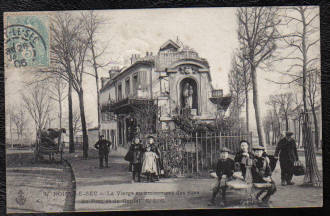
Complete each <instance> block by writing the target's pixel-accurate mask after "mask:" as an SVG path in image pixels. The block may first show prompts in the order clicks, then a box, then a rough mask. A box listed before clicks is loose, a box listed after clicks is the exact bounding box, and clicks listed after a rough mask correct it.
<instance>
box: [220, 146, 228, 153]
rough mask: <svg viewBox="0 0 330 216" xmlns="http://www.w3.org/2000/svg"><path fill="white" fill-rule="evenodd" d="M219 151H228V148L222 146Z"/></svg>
mask: <svg viewBox="0 0 330 216" xmlns="http://www.w3.org/2000/svg"><path fill="white" fill-rule="evenodd" d="M220 152H230V149H228V148H226V147H223V148H222V149H220Z"/></svg>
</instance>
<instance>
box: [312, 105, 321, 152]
mask: <svg viewBox="0 0 330 216" xmlns="http://www.w3.org/2000/svg"><path fill="white" fill-rule="evenodd" d="M312 113H313V118H314V128H315V137H314V139H315V146H316V150H319V144H320V140H319V126H318V121H317V117H316V112H315V107H314V106H312Z"/></svg>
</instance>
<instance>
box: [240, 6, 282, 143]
mask: <svg viewBox="0 0 330 216" xmlns="http://www.w3.org/2000/svg"><path fill="white" fill-rule="evenodd" d="M277 11H278V9H277V8H274V7H249V8H238V9H237V18H238V37H239V42H240V47H241V50H242V51H243V52H244V53H243V57H244V58H245V59H246V60H247V61H248V63H249V67H250V70H251V79H252V90H253V105H254V111H255V117H256V125H257V132H258V137H259V144H260V145H262V146H263V145H264V143H263V133H262V127H261V119H260V111H259V99H258V83H257V69H258V68H259V67H260V66H261V64H262V63H265V62H266V60H269V59H270V58H271V57H272V56H273V52H274V51H275V49H276V40H277V39H278V38H279V35H278V31H277V27H278V25H279V24H280V21H279V20H278V19H277Z"/></svg>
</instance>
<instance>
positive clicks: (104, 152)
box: [94, 135, 111, 169]
mask: <svg viewBox="0 0 330 216" xmlns="http://www.w3.org/2000/svg"><path fill="white" fill-rule="evenodd" d="M103 137H104V135H101V136H100V138H99V141H97V143H96V144H95V145H94V147H95V148H96V149H98V150H99V159H100V169H102V168H103V159H104V160H105V167H108V155H109V148H110V145H111V142H109V141H108V140H105V139H103Z"/></svg>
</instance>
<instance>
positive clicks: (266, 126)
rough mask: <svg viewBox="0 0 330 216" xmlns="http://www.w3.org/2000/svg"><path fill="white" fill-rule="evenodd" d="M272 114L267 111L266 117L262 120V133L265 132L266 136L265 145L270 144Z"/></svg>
mask: <svg viewBox="0 0 330 216" xmlns="http://www.w3.org/2000/svg"><path fill="white" fill-rule="evenodd" d="M272 121H273V119H272V113H271V111H269V112H268V113H267V115H266V117H265V118H264V119H263V122H262V123H263V127H264V131H265V135H266V143H267V144H271V142H270V132H271V129H272Z"/></svg>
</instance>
